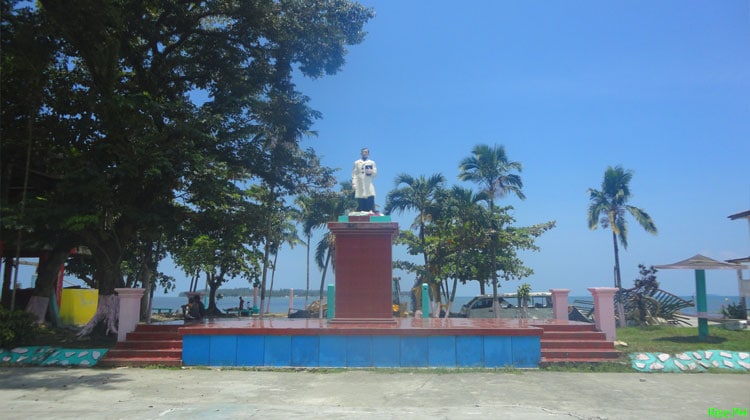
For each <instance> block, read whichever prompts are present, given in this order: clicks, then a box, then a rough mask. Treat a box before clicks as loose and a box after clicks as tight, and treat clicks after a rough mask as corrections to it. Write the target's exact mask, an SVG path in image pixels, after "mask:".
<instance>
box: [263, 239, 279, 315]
mask: <svg viewBox="0 0 750 420" xmlns="http://www.w3.org/2000/svg"><path fill="white" fill-rule="evenodd" d="M278 257H279V253H278V252H277V253H275V254H273V268H271V287H269V288H268V303H266V313H269V312H271V298H272V297H273V280H274V278H275V277H276V260H277V258H278Z"/></svg>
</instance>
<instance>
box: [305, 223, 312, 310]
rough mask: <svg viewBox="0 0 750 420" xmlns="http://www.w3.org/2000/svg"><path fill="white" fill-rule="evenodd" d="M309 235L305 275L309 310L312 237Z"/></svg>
mask: <svg viewBox="0 0 750 420" xmlns="http://www.w3.org/2000/svg"><path fill="white" fill-rule="evenodd" d="M311 236H312V235H307V273H306V275H305V279H306V283H305V308H307V299H308V298H309V297H310V237H311Z"/></svg>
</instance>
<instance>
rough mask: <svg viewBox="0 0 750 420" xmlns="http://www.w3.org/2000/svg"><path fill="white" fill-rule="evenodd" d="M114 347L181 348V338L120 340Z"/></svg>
mask: <svg viewBox="0 0 750 420" xmlns="http://www.w3.org/2000/svg"><path fill="white" fill-rule="evenodd" d="M115 348H116V349H123V350H124V349H141V350H148V349H154V350H156V349H181V348H182V340H130V341H121V342H119V343H117V345H116V346H115Z"/></svg>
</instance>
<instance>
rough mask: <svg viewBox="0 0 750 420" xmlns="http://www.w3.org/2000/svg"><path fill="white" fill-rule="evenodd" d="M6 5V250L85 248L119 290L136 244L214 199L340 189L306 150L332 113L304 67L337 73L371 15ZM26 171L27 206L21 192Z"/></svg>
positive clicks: (112, 4) (218, 5) (294, 0)
mask: <svg viewBox="0 0 750 420" xmlns="http://www.w3.org/2000/svg"><path fill="white" fill-rule="evenodd" d="M2 12H3V13H2V14H3V22H2V47H3V48H2V69H1V70H2V72H1V73H2V91H3V95H2V99H1V100H2V107H1V108H2V125H1V127H2V132H1V133H0V135H2V138H3V142H2V154H1V156H0V159H2V162H1V163H2V168H3V170H2V174H1V176H2V179H0V181H1V182H0V194H1V196H2V199H3V200H2V212H3V218H2V219H0V223H2V226H0V228H1V229H2V232H3V235H2V236H3V238H4V241H7V242H6V247H5V249H6V250H7V249H11V246H9V245H11V244H13V243H12V241H8V240H7V239H6V238H11V237H13V235H9V234H10V233H11V232H18V231H21V232H24V233H25V236H24V238H23V239H22V240H23V242H24V243H23V246H24V247H31V248H33V247H38V248H39V249H41V248H42V247H45V246H46V247H49V246H50V245H52V246H53V247H54V246H56V245H57V244H56V242H61V243H62V242H64V246H61V248H62V249H67V250H69V249H70V248H71V246H76V245H85V246H86V247H88V248H89V249H90V251H91V254H92V256H91V258H92V260H93V261H94V266H95V267H96V269H95V273H94V276H93V281H94V282H95V283H96V285H97V287H98V288H99V290H100V294H105V295H106V294H111V293H113V291H114V288H115V287H120V286H122V285H123V272H122V270H123V260H124V258H125V257H126V252H125V251H126V249H127V248H128V247H130V246H133V244H134V243H135V241H136V238H139V237H143V236H144V235H145V234H146V233H149V232H154V233H157V232H165V231H167V230H168V231H171V232H178V231H179V229H178V228H179V226H180V225H181V224H182V223H183V222H185V221H187V220H195V217H196V216H194V215H191V214H192V213H196V214H202V215H204V216H207V215H208V214H209V213H210V212H212V211H214V210H215V208H216V207H220V206H221V204H216V203H213V202H212V199H207V197H210V196H211V193H212V192H214V191H218V190H221V189H226V188H229V187H228V185H236V186H239V187H242V186H243V185H245V186H246V185H248V184H258V185H261V184H262V185H265V186H266V187H267V188H269V190H270V191H272V192H274V193H275V194H276V196H279V197H281V196H285V195H287V194H296V193H299V192H303V191H305V190H306V189H308V188H316V187H318V186H327V185H330V184H331V183H332V178H331V170H330V169H328V168H324V167H322V166H320V165H319V162H317V160H316V157H315V155H314V153H313V152H312V151H311V150H307V151H304V150H300V148H299V141H300V139H301V137H302V136H304V135H307V134H310V132H309V129H310V127H311V125H312V123H313V121H314V120H315V119H316V118H319V114H318V113H317V112H316V111H314V110H312V109H311V108H310V107H309V106H308V101H309V98H307V97H306V96H305V95H304V94H303V93H301V92H299V91H298V90H297V89H296V86H295V84H294V82H293V80H292V74H293V72H294V71H295V70H298V71H299V72H300V73H301V74H302V75H305V76H308V77H313V78H317V77H322V76H324V75H329V74H334V73H336V72H338V71H339V70H340V69H341V68H342V66H343V65H344V62H345V61H344V56H345V54H346V52H347V50H346V48H347V46H349V45H356V44H358V43H360V42H362V40H363V39H364V36H365V32H364V31H363V27H364V25H365V23H366V22H367V21H368V20H369V19H370V18H371V17H372V16H373V12H372V10H371V9H368V8H365V7H363V6H361V5H359V4H357V3H354V2H351V1H347V0H310V1H307V0H306V1H301V0H281V1H272V0H254V1H229V0H217V1H208V2H192V1H189V2H183V1H162V2H140V1H126V0H119V1H118V0H104V1H99V0H97V1H93V0H82V1H77V2H72V3H60V2H55V1H46V0H42V1H40V2H39V3H38V4H37V5H36V6H34V5H30V4H29V3H28V2H21V1H13V0H3V2H2ZM27 154H29V155H30V156H31V158H30V159H29V162H30V165H29V166H28V168H27V167H25V165H22V164H20V163H21V162H25V161H26V159H25V156H26V155H27ZM311 162H312V164H311ZM24 174H31V175H32V176H31V179H32V181H33V182H32V184H31V186H30V188H29V190H30V191H32V192H33V194H30V195H29V197H30V198H29V199H28V200H21V197H20V196H19V195H18V194H16V192H17V191H19V190H21V189H22V188H21V186H22V184H23V183H22V182H21V180H23V179H24ZM24 190H25V189H24ZM24 204H25V205H26V212H25V214H23V212H22V211H21V209H22V207H23V205H24ZM253 214H255V215H256V216H258V217H261V216H262V213H260V212H258V213H253ZM50 231H53V232H55V235H48V234H47V233H48V232H50ZM156 237H159V238H160V237H161V235H156ZM195 238H200V235H198V236H195ZM217 239H218V238H217V237H211V235H208V238H207V240H213V241H215V240H217ZM266 239H267V238H264V233H263V232H259V236H258V237H256V238H255V239H254V240H256V241H260V242H262V241H264V240H266ZM50 242H53V243H52V244H50Z"/></svg>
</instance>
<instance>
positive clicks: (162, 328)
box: [135, 324, 183, 332]
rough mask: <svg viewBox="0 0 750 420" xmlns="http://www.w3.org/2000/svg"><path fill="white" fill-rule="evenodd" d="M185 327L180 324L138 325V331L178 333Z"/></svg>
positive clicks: (136, 328)
mask: <svg viewBox="0 0 750 420" xmlns="http://www.w3.org/2000/svg"><path fill="white" fill-rule="evenodd" d="M181 327H183V325H179V324H138V325H136V327H135V330H136V331H141V332H177V330H178V329H179V328H181Z"/></svg>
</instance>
